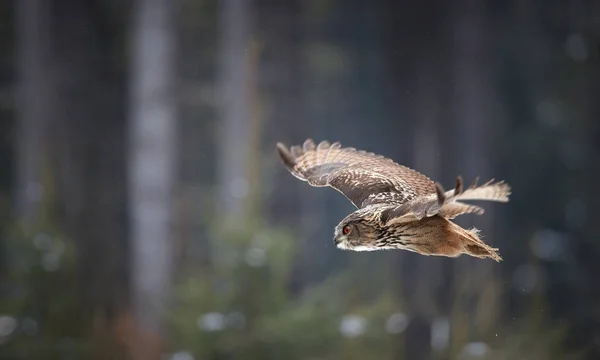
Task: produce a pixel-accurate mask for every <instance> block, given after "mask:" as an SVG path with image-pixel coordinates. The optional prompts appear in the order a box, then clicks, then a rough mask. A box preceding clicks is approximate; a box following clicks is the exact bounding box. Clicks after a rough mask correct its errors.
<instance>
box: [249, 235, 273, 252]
mask: <svg viewBox="0 0 600 360" xmlns="http://www.w3.org/2000/svg"><path fill="white" fill-rule="evenodd" d="M271 244H272V239H271V237H270V236H269V235H268V234H265V233H257V234H256V235H254V237H253V238H252V245H253V246H256V247H260V248H263V249H268V248H269V247H271Z"/></svg>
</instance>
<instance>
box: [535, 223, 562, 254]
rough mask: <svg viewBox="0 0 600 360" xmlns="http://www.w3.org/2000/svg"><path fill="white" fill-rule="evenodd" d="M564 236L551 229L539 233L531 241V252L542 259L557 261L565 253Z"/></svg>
mask: <svg viewBox="0 0 600 360" xmlns="http://www.w3.org/2000/svg"><path fill="white" fill-rule="evenodd" d="M564 243H565V239H564V235H563V234H561V233H559V232H557V231H554V230H549V229H542V230H539V231H537V232H536V233H535V234H534V236H533V239H532V240H531V244H530V246H531V251H532V252H533V254H534V255H535V256H537V257H539V258H540V259H544V260H556V259H557V258H558V256H559V255H560V254H561V253H562V252H563V251H564Z"/></svg>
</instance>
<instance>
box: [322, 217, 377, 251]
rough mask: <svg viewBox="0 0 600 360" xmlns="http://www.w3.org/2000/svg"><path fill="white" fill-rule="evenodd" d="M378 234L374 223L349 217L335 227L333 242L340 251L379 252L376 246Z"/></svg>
mask: <svg viewBox="0 0 600 360" xmlns="http://www.w3.org/2000/svg"><path fill="white" fill-rule="evenodd" d="M378 233H379V230H378V228H377V227H376V224H375V223H373V222H370V221H368V220H365V219H363V218H358V217H356V216H352V215H350V216H348V217H346V218H345V219H344V220H342V221H340V223H339V224H338V225H337V226H336V227H335V231H334V237H333V242H334V243H335V246H336V247H337V248H338V249H342V250H352V251H374V250H381V248H380V247H379V246H377V234H378Z"/></svg>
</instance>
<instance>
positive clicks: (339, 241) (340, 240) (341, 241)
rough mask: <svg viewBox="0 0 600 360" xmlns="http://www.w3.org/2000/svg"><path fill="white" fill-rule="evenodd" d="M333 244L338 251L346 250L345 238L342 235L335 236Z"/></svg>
mask: <svg viewBox="0 0 600 360" xmlns="http://www.w3.org/2000/svg"><path fill="white" fill-rule="evenodd" d="M333 242H334V243H335V247H337V248H338V249H346V237H345V236H344V235H336V236H335V237H334V238H333Z"/></svg>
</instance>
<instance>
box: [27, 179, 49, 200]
mask: <svg viewBox="0 0 600 360" xmlns="http://www.w3.org/2000/svg"><path fill="white" fill-rule="evenodd" d="M25 192H26V194H27V197H28V198H29V200H31V201H39V200H40V199H41V198H42V195H43V194H44V188H43V187H42V184H41V183H39V182H37V181H30V182H29V183H28V184H27V188H26V189H25Z"/></svg>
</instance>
